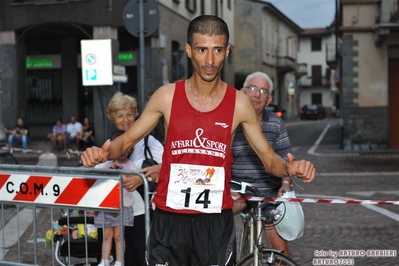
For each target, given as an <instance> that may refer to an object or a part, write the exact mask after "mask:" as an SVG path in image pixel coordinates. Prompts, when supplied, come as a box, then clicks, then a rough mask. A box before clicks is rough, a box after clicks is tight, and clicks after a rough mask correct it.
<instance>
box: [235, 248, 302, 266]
mask: <svg viewBox="0 0 399 266" xmlns="http://www.w3.org/2000/svg"><path fill="white" fill-rule="evenodd" d="M271 257H273V259H271V260H272V261H271V262H268V261H267V260H268V258H271ZM252 265H254V253H251V254H249V255H248V256H246V257H245V258H243V259H242V260H241V261H239V262H238V263H237V265H236V266H252ZM258 265H259V266H283V265H284V266H299V264H297V263H296V262H295V261H293V260H292V259H290V258H288V257H287V256H285V255H283V254H281V253H279V252H276V251H273V250H268V249H264V250H261V251H259V262H258Z"/></svg>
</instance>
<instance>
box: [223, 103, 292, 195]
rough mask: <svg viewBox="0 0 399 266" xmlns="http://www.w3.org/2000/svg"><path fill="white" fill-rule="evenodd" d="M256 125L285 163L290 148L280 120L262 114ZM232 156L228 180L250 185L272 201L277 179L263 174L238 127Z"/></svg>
mask: <svg viewBox="0 0 399 266" xmlns="http://www.w3.org/2000/svg"><path fill="white" fill-rule="evenodd" d="M260 123H261V127H262V130H263V134H264V135H265V136H266V138H267V140H268V141H269V144H270V145H271V147H272V148H273V150H274V151H275V152H276V153H277V154H278V155H280V156H281V157H282V158H283V159H284V160H287V153H292V147H291V142H290V139H289V138H288V134H287V129H286V128H285V125H284V122H283V120H282V119H281V118H280V117H279V116H277V115H276V114H275V113H273V112H270V111H267V110H264V111H263V114H262V121H261V122H260ZM232 152H233V158H234V163H233V164H232V165H231V172H232V179H233V180H236V181H245V182H248V183H251V184H253V185H254V186H256V187H257V188H258V190H259V191H260V194H261V196H263V197H276V196H277V192H278V190H279V188H280V187H281V185H282V183H281V178H278V177H275V176H272V175H270V174H268V173H267V172H266V170H265V167H264V166H263V164H262V161H261V160H260V159H259V157H258V156H257V155H256V153H255V152H254V151H253V150H252V148H251V146H250V145H249V143H248V141H247V140H246V138H245V135H244V132H243V130H242V127H241V126H240V127H238V128H237V131H236V134H235V137H234V141H233V145H232Z"/></svg>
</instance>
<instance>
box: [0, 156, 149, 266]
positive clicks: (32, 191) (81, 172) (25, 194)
mask: <svg viewBox="0 0 399 266" xmlns="http://www.w3.org/2000/svg"><path fill="white" fill-rule="evenodd" d="M122 175H138V176H140V177H141V178H142V179H143V182H144V191H145V193H144V202H145V235H146V239H147V241H148V235H149V230H150V212H149V206H150V204H149V193H148V191H149V190H148V181H147V179H146V178H145V176H144V175H143V174H141V173H139V172H137V171H128V170H114V169H112V170H111V169H93V168H90V169H88V168H83V167H49V166H28V165H6V164H0V207H1V209H0V213H1V218H0V225H1V227H0V265H46V266H47V265H90V263H89V260H90V254H89V251H88V249H89V245H90V241H89V239H88V237H87V235H86V236H84V237H83V239H82V240H81V242H82V243H81V247H84V248H85V251H83V255H82V254H81V255H82V256H81V257H79V258H75V257H74V256H73V254H71V250H73V246H72V245H73V244H72V242H71V241H69V240H70V231H71V230H70V224H72V223H74V221H73V219H72V217H69V216H68V215H69V214H68V213H69V212H68V211H67V212H66V213H65V211H62V210H65V209H67V210H78V211H79V210H81V211H84V213H85V211H87V210H92V211H100V212H104V211H106V212H114V213H119V214H121V215H120V225H121V250H124V249H123V247H124V234H123V226H122V225H123V224H122V223H123V214H122V207H123V206H122V204H123V203H122V202H123V201H122V196H123V190H122V189H121V188H122V187H123V186H122ZM57 214H58V217H57ZM63 214H64V215H66V219H67V222H66V224H67V227H66V228H64V227H61V229H60V228H59V230H58V231H57V230H55V229H56V228H55V227H57V226H58V225H57V224H55V222H56V221H58V220H59V219H60V218H62V216H63ZM83 219H84V228H86V229H87V227H86V226H87V224H88V223H89V220H91V219H92V218H90V217H87V216H86V214H84V216H83ZM6 220H7V221H8V223H7V224H5V223H6ZM53 228H54V230H53ZM49 229H51V231H49ZM63 230H64V234H66V235H67V237H66V241H64V243H67V244H66V247H65V249H66V250H67V255H66V256H65V258H64V262H62V261H61V260H60V259H59V254H57V253H58V252H56V251H57V249H58V251H59V249H60V246H58V247H57V244H58V245H59V244H60V243H59V241H54V235H56V234H62V233H63ZM65 231H66V232H65ZM49 232H50V233H51V235H47V236H46V233H47V234H49ZM123 264H124V259H123V256H122V265H123ZM91 265H93V264H91ZM95 265H97V264H95Z"/></svg>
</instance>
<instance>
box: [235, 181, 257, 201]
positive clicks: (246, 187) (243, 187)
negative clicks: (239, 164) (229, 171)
mask: <svg viewBox="0 0 399 266" xmlns="http://www.w3.org/2000/svg"><path fill="white" fill-rule="evenodd" d="M230 183H232V184H233V185H237V186H239V187H240V189H239V190H235V189H231V191H233V192H237V193H240V194H247V190H248V191H250V192H252V193H254V194H255V196H256V197H259V196H260V194H259V190H258V189H257V188H256V187H255V186H254V185H252V184H250V183H248V182H239V181H235V180H231V182H230Z"/></svg>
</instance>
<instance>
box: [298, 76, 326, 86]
mask: <svg viewBox="0 0 399 266" xmlns="http://www.w3.org/2000/svg"><path fill="white" fill-rule="evenodd" d="M299 84H300V85H301V86H303V87H304V88H306V87H308V88H310V87H328V86H330V85H331V82H330V77H325V76H323V77H321V79H317V81H314V80H312V77H311V76H308V77H302V78H301V79H300V80H299Z"/></svg>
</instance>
